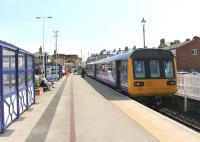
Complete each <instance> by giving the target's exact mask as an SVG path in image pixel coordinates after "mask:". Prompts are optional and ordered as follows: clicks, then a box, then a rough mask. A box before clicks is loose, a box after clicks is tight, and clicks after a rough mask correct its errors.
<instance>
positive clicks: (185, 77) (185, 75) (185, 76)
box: [184, 74, 188, 112]
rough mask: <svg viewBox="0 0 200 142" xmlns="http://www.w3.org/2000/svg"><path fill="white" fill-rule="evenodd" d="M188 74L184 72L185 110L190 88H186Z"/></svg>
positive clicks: (185, 109)
mask: <svg viewBox="0 0 200 142" xmlns="http://www.w3.org/2000/svg"><path fill="white" fill-rule="evenodd" d="M186 79H187V74H184V112H187V93H188V91H187V90H188V88H187V90H186V87H187V84H186Z"/></svg>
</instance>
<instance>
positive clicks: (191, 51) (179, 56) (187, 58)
mask: <svg viewBox="0 0 200 142" xmlns="http://www.w3.org/2000/svg"><path fill="white" fill-rule="evenodd" d="M162 42H163V40H162ZM163 44H164V43H162V45H163ZM162 48H163V49H167V50H171V51H172V52H173V54H174V55H175V56H176V62H177V68H178V71H188V72H193V71H198V72H200V38H199V37H197V36H195V37H193V39H192V40H190V39H186V41H184V42H180V41H178V40H176V41H175V42H171V43H170V46H166V47H162Z"/></svg>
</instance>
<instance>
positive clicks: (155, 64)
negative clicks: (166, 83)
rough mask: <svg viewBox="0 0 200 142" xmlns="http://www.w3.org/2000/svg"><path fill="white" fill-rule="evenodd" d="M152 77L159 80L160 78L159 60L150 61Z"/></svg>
mask: <svg viewBox="0 0 200 142" xmlns="http://www.w3.org/2000/svg"><path fill="white" fill-rule="evenodd" d="M149 65H150V77H152V78H157V77H160V66H159V61H158V60H150V61H149Z"/></svg>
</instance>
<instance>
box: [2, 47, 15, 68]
mask: <svg viewBox="0 0 200 142" xmlns="http://www.w3.org/2000/svg"><path fill="white" fill-rule="evenodd" d="M8 69H15V52H14V51H10V50H5V49H3V70H8Z"/></svg>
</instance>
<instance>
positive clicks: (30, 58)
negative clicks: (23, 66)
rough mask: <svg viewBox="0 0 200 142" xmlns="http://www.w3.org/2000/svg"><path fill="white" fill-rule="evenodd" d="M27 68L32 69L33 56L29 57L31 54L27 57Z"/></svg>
mask: <svg viewBox="0 0 200 142" xmlns="http://www.w3.org/2000/svg"><path fill="white" fill-rule="evenodd" d="M27 69H28V70H32V69H33V57H31V56H28V57H27Z"/></svg>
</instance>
